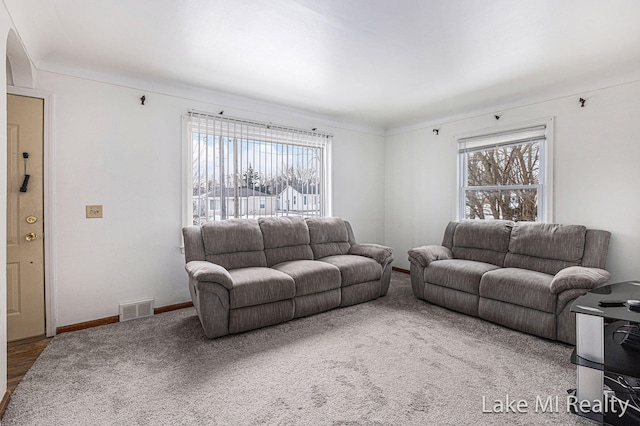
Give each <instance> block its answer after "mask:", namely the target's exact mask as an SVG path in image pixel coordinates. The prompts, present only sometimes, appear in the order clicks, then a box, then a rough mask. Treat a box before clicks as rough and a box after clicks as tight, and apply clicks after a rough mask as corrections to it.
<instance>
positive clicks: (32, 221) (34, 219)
mask: <svg viewBox="0 0 640 426" xmlns="http://www.w3.org/2000/svg"><path fill="white" fill-rule="evenodd" d="M37 221H38V218H37V217H35V216H27V223H36V222H37Z"/></svg>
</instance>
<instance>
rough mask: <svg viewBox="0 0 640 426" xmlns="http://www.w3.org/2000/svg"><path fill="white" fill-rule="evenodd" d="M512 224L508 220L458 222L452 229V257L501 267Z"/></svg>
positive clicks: (507, 246)
mask: <svg viewBox="0 0 640 426" xmlns="http://www.w3.org/2000/svg"><path fill="white" fill-rule="evenodd" d="M513 225H514V223H513V222H511V221H509V220H490V221H484V220H483V221H480V220H477V221H476V220H473V221H472V220H469V221H461V222H459V223H458V224H457V225H456V226H455V228H454V229H453V240H452V244H453V246H452V249H451V251H452V252H453V257H454V258H456V259H466V260H475V261H477V262H485V263H491V264H492V265H496V266H500V267H502V266H503V264H504V259H505V255H506V253H507V250H508V249H509V236H510V234H511V228H512V227H513ZM450 228H453V227H452V226H448V227H447V229H450ZM445 237H446V235H445Z"/></svg>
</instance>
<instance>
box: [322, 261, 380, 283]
mask: <svg viewBox="0 0 640 426" xmlns="http://www.w3.org/2000/svg"><path fill="white" fill-rule="evenodd" d="M318 260H319V261H321V262H326V263H330V264H331V265H334V266H337V267H338V269H339V270H340V275H341V276H342V287H346V286H349V285H353V284H359V283H364V282H367V281H375V280H379V279H380V278H381V277H382V266H380V264H379V263H378V262H376V261H375V260H373V259H370V258H368V257H363V256H356V255H351V254H344V255H337V256H328V257H323V258H322V259H318Z"/></svg>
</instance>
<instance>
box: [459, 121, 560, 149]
mask: <svg viewBox="0 0 640 426" xmlns="http://www.w3.org/2000/svg"><path fill="white" fill-rule="evenodd" d="M546 131H547V126H545V125H541V126H533V127H526V128H523V129H517V130H510V131H505V132H497V133H490V134H485V135H480V136H473V137H470V138H462V139H458V152H472V151H477V150H480V149H486V148H489V147H492V146H494V147H498V146H505V145H517V144H522V143H526V142H534V141H540V140H545V139H546Z"/></svg>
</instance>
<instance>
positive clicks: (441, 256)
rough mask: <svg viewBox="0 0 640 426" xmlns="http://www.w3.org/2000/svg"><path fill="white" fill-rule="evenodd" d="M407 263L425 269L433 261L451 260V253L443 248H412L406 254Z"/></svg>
mask: <svg viewBox="0 0 640 426" xmlns="http://www.w3.org/2000/svg"><path fill="white" fill-rule="evenodd" d="M407 253H408V254H409V261H413V262H415V263H417V264H418V265H420V266H422V267H423V268H426V267H427V266H429V264H430V263H431V262H433V261H434V260H445V259H453V253H451V250H449V249H448V248H447V247H445V246H436V245H432V246H421V247H416V248H412V249H411V250H409V251H408V252H407Z"/></svg>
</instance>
